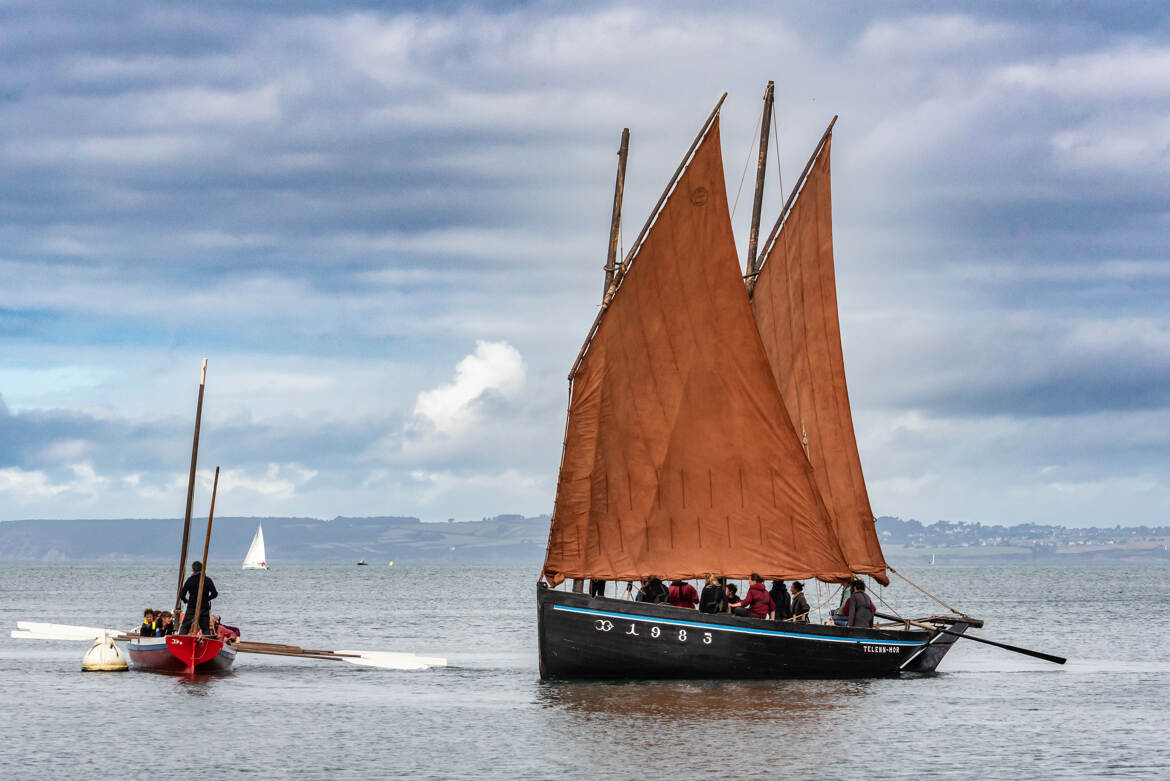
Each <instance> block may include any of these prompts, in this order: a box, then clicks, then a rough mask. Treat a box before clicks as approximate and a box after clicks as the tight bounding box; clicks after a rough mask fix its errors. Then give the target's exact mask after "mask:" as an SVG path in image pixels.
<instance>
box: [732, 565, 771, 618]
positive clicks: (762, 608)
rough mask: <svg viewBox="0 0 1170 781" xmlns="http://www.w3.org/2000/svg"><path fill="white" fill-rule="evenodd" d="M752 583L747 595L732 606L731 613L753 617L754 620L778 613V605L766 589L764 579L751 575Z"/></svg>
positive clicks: (754, 574)
mask: <svg viewBox="0 0 1170 781" xmlns="http://www.w3.org/2000/svg"><path fill="white" fill-rule="evenodd" d="M751 580H752V583H751V585H750V586H749V587H748V591H747V594H745V595H744V598H743V599H741V600H740V601H739V602H736V603H734V604H732V606H731V608H732V609H731V612H732V613H734V614H735V615H737V616H751V617H752V618H767V617H768V616H770V615H772V614H773V613H775V612H776V603H775V602H773V601H772V595H771V594H769V593H768V590H767V589H766V588H764V579H763V578H762V577H760V576H759V575H758V574H756V573H755V572H753V573H752V575H751Z"/></svg>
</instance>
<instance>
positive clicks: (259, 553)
mask: <svg viewBox="0 0 1170 781" xmlns="http://www.w3.org/2000/svg"><path fill="white" fill-rule="evenodd" d="M244 569H268V560H267V557H266V556H265V554H264V528H263V527H262V526H257V527H256V536H255V537H253V538H252V544H251V545H250V546H248V553H247V555H245V556H244Z"/></svg>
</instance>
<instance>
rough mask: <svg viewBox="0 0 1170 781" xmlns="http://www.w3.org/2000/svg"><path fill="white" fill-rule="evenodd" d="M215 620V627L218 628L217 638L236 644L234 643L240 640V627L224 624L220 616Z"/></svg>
mask: <svg viewBox="0 0 1170 781" xmlns="http://www.w3.org/2000/svg"><path fill="white" fill-rule="evenodd" d="M214 618H215V626H216V636H217V637H219V639H220V640H226V641H228V642H234V641H236V640H239V639H240V628H239V627H238V626H232V625H231V624H225V623H223V622H222V621H220V620H219V616H215V617H214Z"/></svg>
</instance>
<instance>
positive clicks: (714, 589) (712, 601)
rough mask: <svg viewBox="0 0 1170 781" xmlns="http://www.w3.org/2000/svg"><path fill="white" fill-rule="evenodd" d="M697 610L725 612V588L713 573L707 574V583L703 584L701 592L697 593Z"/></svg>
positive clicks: (702, 611) (701, 611)
mask: <svg viewBox="0 0 1170 781" xmlns="http://www.w3.org/2000/svg"><path fill="white" fill-rule="evenodd" d="M699 612H700V613H726V612H727V589H725V588H724V587H723V584H722V583H720V582H719V578H717V577H715V576H714V575H707V585H705V586H703V593H702V594H700V595H699Z"/></svg>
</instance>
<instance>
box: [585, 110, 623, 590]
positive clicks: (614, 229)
mask: <svg viewBox="0 0 1170 781" xmlns="http://www.w3.org/2000/svg"><path fill="white" fill-rule="evenodd" d="M629 152H630V129H629V128H628V127H626V128H622V141H621V144H620V145H619V146H618V167H617V180H616V181H615V182H614V186H613V213H612V215H611V216H610V219H609V252H608V254H607V255H606V258H605V286H604V287H603V288H602V289H601V301H602V303H603V304H604V302H605V301H606V300H607V299H608V298H609V296H610V290H611V289H612V288H613V280H614V272H615V271H616V272H617V276H618V277H619V278H620V277H621V270H620V269H621V266H618V265H615V263H616V261H617V253H618V239H619V238H620V236H621V227H622V196H623V195H624V194H625V189H626V157H627V156H628V155H629ZM584 590H585V580H584V578H574V579H573V593H575V594H580V593H582V592H583V591H584Z"/></svg>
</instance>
